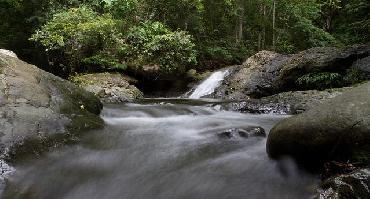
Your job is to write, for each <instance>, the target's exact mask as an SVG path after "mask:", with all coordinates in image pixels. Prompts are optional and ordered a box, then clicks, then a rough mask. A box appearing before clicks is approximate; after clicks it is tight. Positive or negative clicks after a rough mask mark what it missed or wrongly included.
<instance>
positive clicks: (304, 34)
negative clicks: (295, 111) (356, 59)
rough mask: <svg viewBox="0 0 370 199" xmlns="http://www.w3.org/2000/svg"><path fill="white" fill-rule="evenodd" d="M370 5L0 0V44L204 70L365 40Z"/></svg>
mask: <svg viewBox="0 0 370 199" xmlns="http://www.w3.org/2000/svg"><path fill="white" fill-rule="evenodd" d="M369 10H370V3H369V2H368V0H331V1H327V0H305V1H304V0H280V1H277V0H254V1H243V0H32V1H26V0H0V17H1V18H2V19H6V20H3V21H2V23H0V47H1V48H7V49H10V50H13V51H15V52H16V53H17V54H18V55H19V56H20V57H21V58H22V59H25V60H27V61H30V62H33V63H36V64H37V65H41V64H40V63H39V62H38V61H39V60H42V59H40V58H43V57H46V56H44V54H45V52H43V51H41V50H40V49H42V48H39V46H43V49H47V50H48V51H47V54H48V58H49V60H47V61H45V62H43V63H45V65H48V64H47V63H52V64H53V65H54V67H53V66H51V67H49V68H47V69H50V68H61V66H63V67H66V68H67V70H69V71H79V70H82V71H83V70H86V68H88V67H91V68H100V69H101V70H110V69H114V68H122V67H123V66H126V65H132V66H140V65H145V64H149V65H152V64H154V65H158V66H160V67H161V69H162V70H163V71H164V72H169V71H183V70H185V68H188V67H189V66H190V67H196V68H197V70H198V71H205V70H207V69H213V68H217V67H220V66H224V65H228V64H240V63H241V62H242V61H243V60H244V59H245V57H246V56H248V55H250V54H253V53H255V52H257V51H260V50H274V51H278V52H283V53H294V52H297V51H300V50H304V49H307V48H310V47H315V46H333V45H342V44H353V43H368V42H370V37H369V35H370V32H369V31H370V12H369ZM37 29H39V30H38V31H36V30H37ZM182 31H185V32H182ZM32 34H33V35H32ZM31 35H32V39H31V40H32V41H36V43H37V44H40V45H36V47H35V43H34V42H30V41H29V40H28V39H29V38H30V37H31ZM189 35H191V36H189ZM181 45H184V46H181ZM170 48H173V49H170ZM194 49H196V50H197V52H198V53H196V52H195V50H194ZM181 56H183V57H181ZM195 57H196V58H197V61H198V62H197V63H198V65H197V66H195V65H194V64H195ZM180 65H182V66H180ZM53 72H54V73H57V74H58V75H60V71H53Z"/></svg>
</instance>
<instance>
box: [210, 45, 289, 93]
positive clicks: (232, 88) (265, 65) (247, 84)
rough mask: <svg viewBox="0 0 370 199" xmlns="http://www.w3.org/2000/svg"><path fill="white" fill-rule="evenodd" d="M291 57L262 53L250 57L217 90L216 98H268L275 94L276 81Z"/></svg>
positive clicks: (268, 52)
mask: <svg viewBox="0 0 370 199" xmlns="http://www.w3.org/2000/svg"><path fill="white" fill-rule="evenodd" d="M289 58H290V55H281V54H278V53H275V52H271V51H261V52H259V53H257V54H255V55H254V56H252V57H250V58H248V59H247V61H245V62H244V63H243V65H242V66H239V67H238V68H237V69H236V70H235V72H233V73H232V74H231V75H230V76H229V77H228V78H226V79H225V81H224V83H223V84H222V85H221V86H220V87H219V88H218V89H217V90H216V92H215V96H217V97H222V98H225V97H226V96H227V98H229V99H240V98H241V97H242V96H244V98H245V96H255V97H260V96H267V95H270V94H274V93H275V90H276V88H275V86H274V85H273V83H274V81H275V80H276V79H277V76H278V74H279V71H280V70H281V67H282V64H283V63H284V62H286V61H287V60H288V59H289Z"/></svg>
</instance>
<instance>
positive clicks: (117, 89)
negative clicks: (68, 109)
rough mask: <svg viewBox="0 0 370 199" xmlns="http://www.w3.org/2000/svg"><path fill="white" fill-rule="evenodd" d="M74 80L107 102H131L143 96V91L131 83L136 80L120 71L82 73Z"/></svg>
mask: <svg viewBox="0 0 370 199" xmlns="http://www.w3.org/2000/svg"><path fill="white" fill-rule="evenodd" d="M73 81H74V82H75V83H76V84H78V85H80V86H81V87H82V88H84V89H86V90H87V91H90V92H92V93H94V94H95V95H96V96H98V97H99V98H100V99H101V100H102V101H103V102H105V103H119V102H129V101H132V100H135V99H140V98H143V93H142V92H141V91H140V90H139V89H137V88H136V87H135V86H134V85H131V84H130V83H132V82H134V81H135V80H133V79H132V78H129V77H126V76H123V75H121V74H118V73H95V74H87V75H80V76H76V77H74V78H73Z"/></svg>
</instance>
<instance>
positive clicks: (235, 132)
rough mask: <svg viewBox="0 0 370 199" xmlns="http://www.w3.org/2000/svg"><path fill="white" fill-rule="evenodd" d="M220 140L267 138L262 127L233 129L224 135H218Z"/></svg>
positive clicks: (223, 133) (224, 132)
mask: <svg viewBox="0 0 370 199" xmlns="http://www.w3.org/2000/svg"><path fill="white" fill-rule="evenodd" d="M217 136H218V137H220V138H227V139H231V138H238V137H242V138H249V137H266V132H265V129H263V128H262V127H248V128H244V129H239V128H233V129H228V130H226V131H223V132H222V133H219V134H217Z"/></svg>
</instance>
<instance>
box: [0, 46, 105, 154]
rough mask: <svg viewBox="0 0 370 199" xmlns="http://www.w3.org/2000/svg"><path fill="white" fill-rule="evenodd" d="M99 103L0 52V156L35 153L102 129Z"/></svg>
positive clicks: (89, 96) (65, 83) (97, 100)
mask: <svg viewBox="0 0 370 199" xmlns="http://www.w3.org/2000/svg"><path fill="white" fill-rule="evenodd" d="M101 109H102V104H101V102H100V100H99V99H98V98H97V97H95V96H94V95H93V94H92V93H89V92H87V91H85V90H83V89H80V88H78V87H76V86H75V85H74V84H72V83H70V82H68V81H66V80H63V79H61V78H59V77H56V76H54V75H52V74H50V73H47V72H45V71H42V70H40V69H39V68H37V67H36V66H33V65H30V64H27V63H25V62H23V61H21V60H19V59H18V58H16V56H12V54H9V53H2V52H0V154H1V158H5V159H7V160H16V158H20V157H22V155H28V154H36V155H37V154H39V153H40V152H42V151H44V150H47V149H48V148H49V147H54V146H58V145H60V144H64V143H66V142H69V141H73V140H75V139H76V138H77V136H76V135H78V133H80V132H82V131H85V130H88V129H93V128H99V127H102V126H103V124H104V123H103V121H102V119H101V118H100V117H99V113H100V111H101Z"/></svg>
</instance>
